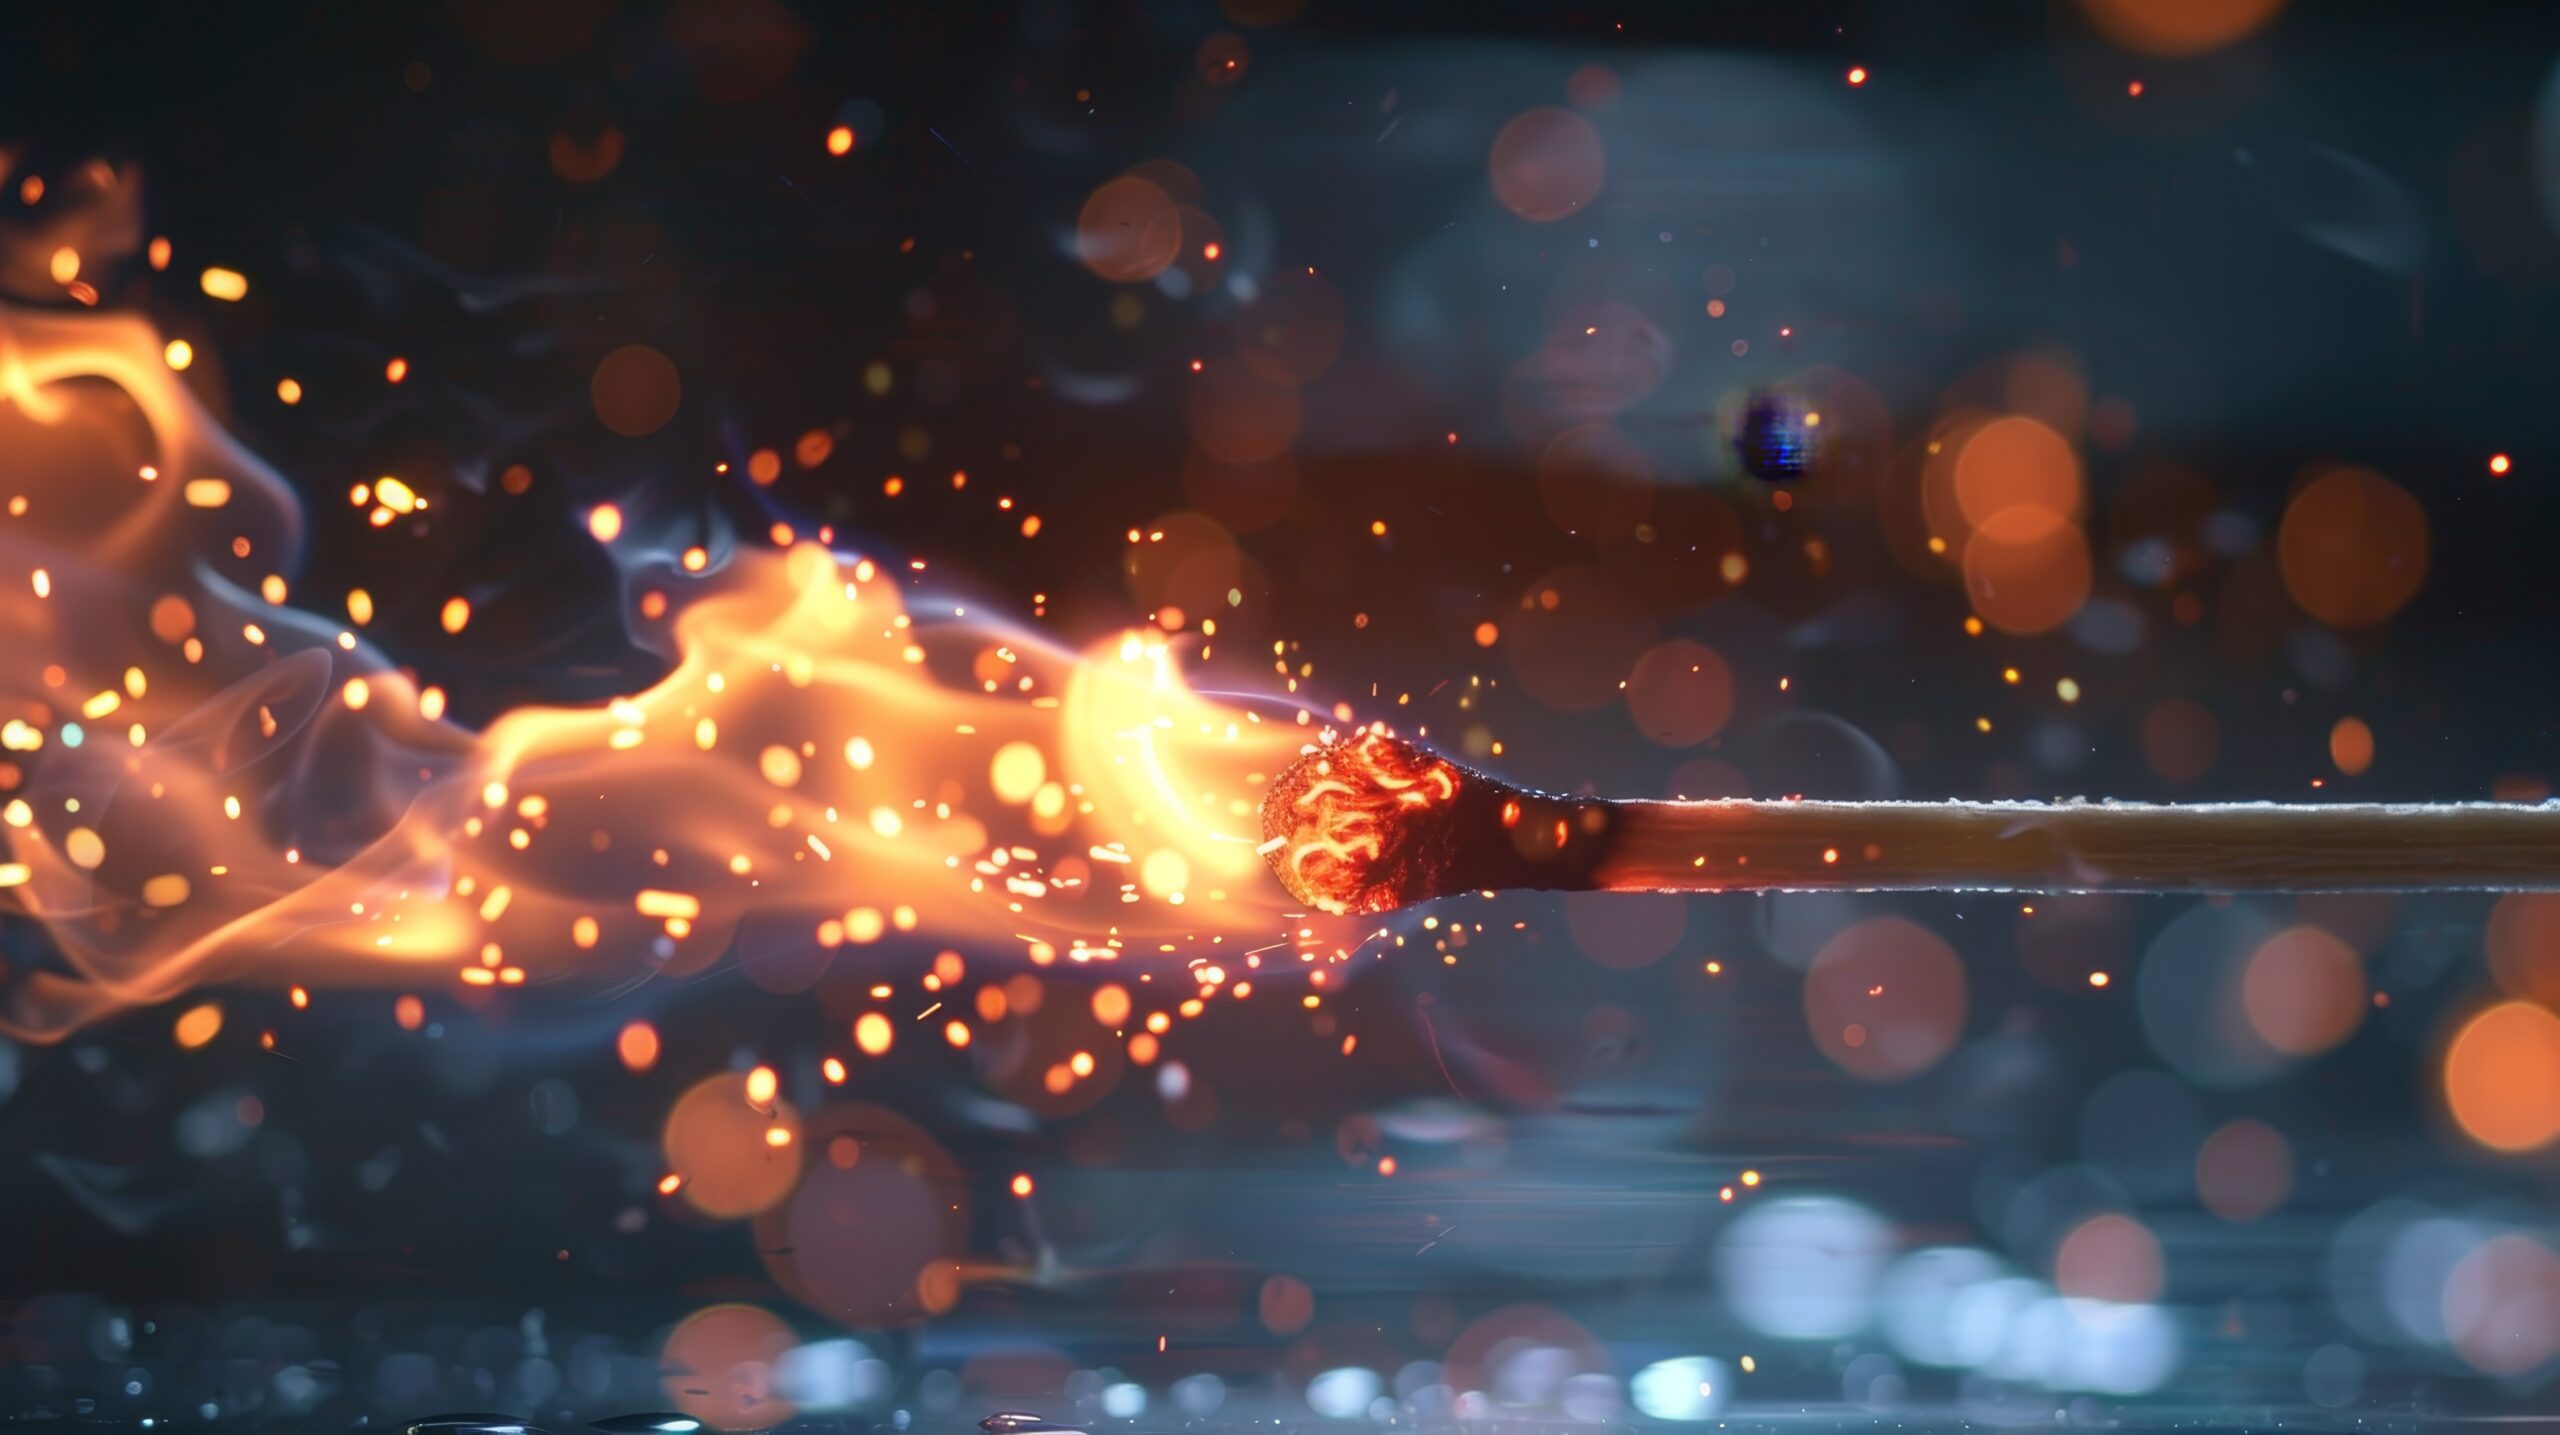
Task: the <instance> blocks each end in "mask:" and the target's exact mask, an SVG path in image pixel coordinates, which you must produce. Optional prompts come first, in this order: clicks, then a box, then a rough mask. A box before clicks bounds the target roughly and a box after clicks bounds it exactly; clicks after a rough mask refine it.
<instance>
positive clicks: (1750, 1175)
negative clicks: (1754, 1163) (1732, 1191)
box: [1742, 1171, 1760, 1186]
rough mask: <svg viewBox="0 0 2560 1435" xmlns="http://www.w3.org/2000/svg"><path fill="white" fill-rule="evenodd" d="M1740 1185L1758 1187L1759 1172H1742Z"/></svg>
mask: <svg viewBox="0 0 2560 1435" xmlns="http://www.w3.org/2000/svg"><path fill="white" fill-rule="evenodd" d="M1742 1184H1744V1185H1746V1186H1757V1185H1759V1184H1760V1173H1759V1172H1757V1171H1745V1172H1743V1173H1742Z"/></svg>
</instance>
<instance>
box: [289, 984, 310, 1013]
mask: <svg viewBox="0 0 2560 1435" xmlns="http://www.w3.org/2000/svg"><path fill="white" fill-rule="evenodd" d="M287 995H288V996H290V997H291V998H292V1001H293V1009H294V1010H296V1011H301V1010H304V1009H306V1008H308V1007H309V1006H310V1005H311V993H309V992H307V991H304V990H303V989H302V988H300V987H295V988H294V989H293V990H292V991H291V992H290V993H288V994H287Z"/></svg>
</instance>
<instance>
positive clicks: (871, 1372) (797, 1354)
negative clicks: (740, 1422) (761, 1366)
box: [774, 1340, 892, 1413]
mask: <svg viewBox="0 0 2560 1435" xmlns="http://www.w3.org/2000/svg"><path fill="white" fill-rule="evenodd" d="M891 1383H892V1382H891V1376H890V1371H889V1367H888V1364H887V1363H886V1362H884V1361H882V1360H880V1359H879V1358H877V1357H875V1356H874V1355H872V1353H871V1350H870V1347H868V1346H865V1345H864V1344H863V1343H862V1342H861V1341H858V1340H819V1341H812V1342H810V1343H809V1344H807V1345H800V1346H794V1347H792V1348H791V1349H790V1350H788V1351H786V1352H784V1354H783V1357H782V1364H781V1365H780V1366H779V1367H778V1368H777V1369H776V1371H775V1375H774V1388H775V1390H776V1391H777V1392H779V1393H780V1394H781V1396H782V1398H783V1399H785V1400H788V1401H790V1402H791V1403H792V1404H793V1405H794V1406H797V1407H798V1408H799V1409H800V1410H801V1411H802V1412H803V1413H806V1412H811V1411H828V1410H851V1409H854V1408H855V1407H857V1406H861V1405H865V1404H868V1403H870V1402H872V1401H874V1400H878V1399H880V1398H882V1397H883V1396H885V1395H887V1394H888V1393H889V1390H890V1386H891Z"/></svg>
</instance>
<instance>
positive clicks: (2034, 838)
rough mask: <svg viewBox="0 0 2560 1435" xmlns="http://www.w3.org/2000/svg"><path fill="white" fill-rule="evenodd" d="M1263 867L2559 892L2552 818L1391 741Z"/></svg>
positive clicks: (1268, 801) (1305, 785)
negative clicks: (1500, 769) (1647, 765)
mask: <svg viewBox="0 0 2560 1435" xmlns="http://www.w3.org/2000/svg"><path fill="white" fill-rule="evenodd" d="M1262 832H1263V838H1264V841H1263V843H1262V847H1261V851H1262V855H1263V857H1264V859H1265V860H1266V861H1268V862H1269V863H1270V864H1271V870H1272V871H1274V872H1275V873H1277V874H1279V877H1280V881H1281V883H1282V884H1283V885H1284V886H1286V887H1287V888H1288V889H1289V891H1290V893H1291V894H1292V895H1294V896H1296V897H1297V898H1298V899H1299V900H1300V901H1302V902H1305V903H1307V904H1308V905H1310V906H1312V907H1314V908H1316V909H1318V910H1321V911H1325V912H1333V913H1351V914H1373V913H1379V912H1389V911H1393V910H1395V909H1396V908H1399V907H1409V906H1413V905H1414V904H1416V903H1420V902H1428V901H1431V900H1432V899H1434V898H1438V897H1449V896H1455V895H1457V894H1459V893H1461V892H1473V891H1486V892H1490V891H1499V890H1503V889H1506V888H1529V889H1537V890H1545V891H1568V892H1595V891H1597V892H1743V891H1797V892H1802V891H1818V890H1835V891H1837V890H1849V891H1889V890H1904V891H1910V890H1953V891H1993V892H2345V891H2414V890H2420V889H2429V890H2452V891H2463V890H2469V891H2536V890H2555V889H2560V805H2555V804H2552V803H2542V804H2537V805H2531V806H2525V805H2518V804H2514V803H2488V802H2463V803H2427V804H2409V805H2397V804H2395V805H2385V804H2377V803H2326V804H2313V803H2294V804H2286V803H2211V804H2195V805H2163V804H2153V803H2119V802H2089V801H2069V802H1803V801H1760V800H1749V799H1725V800H1716V801H1701V802H1674V801H1635V800H1626V799H1612V798H1602V797H1561V796H1557V795H1554V794H1551V793H1543V792H1531V791H1528V790H1526V789H1524V788H1519V787H1514V786H1512V785H1510V784H1509V783H1506V782H1503V781H1502V780H1500V779H1499V778H1495V777H1491V776H1488V775H1487V774H1485V773H1481V772H1477V771H1475V770H1474V769H1472V768H1467V767H1461V766H1460V765H1458V764H1457V763H1454V762H1451V761H1449V760H1448V759H1447V758H1445V757H1441V756H1440V755H1438V754H1437V753H1434V752H1431V751H1429V750H1427V749H1425V748H1422V747H1419V746H1416V745H1415V744H1412V743H1409V742H1405V741H1403V740H1402V739H1399V738H1396V737H1393V736H1391V735H1388V734H1386V733H1383V732H1380V731H1377V730H1375V729H1370V730H1364V731H1362V732H1360V733H1358V734H1356V735H1354V736H1352V737H1350V738H1348V739H1345V740H1342V741H1339V742H1334V743H1330V744H1328V745H1326V746H1324V747H1321V748H1319V749H1316V750H1314V751H1311V752H1309V753H1307V754H1306V755H1305V756H1304V757H1302V758H1300V759H1299V760H1298V762H1297V763H1296V764H1295V765H1294V766H1292V767H1290V768H1289V769H1288V770H1287V771H1285V772H1283V773H1281V774H1280V776H1279V778H1278V779H1277V780H1276V781H1274V782H1273V783H1272V784H1271V788H1270V790H1269V792H1268V793H1266V794H1265V796H1264V798H1263V803H1262Z"/></svg>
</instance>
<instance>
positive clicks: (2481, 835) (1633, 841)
mask: <svg viewBox="0 0 2560 1435" xmlns="http://www.w3.org/2000/svg"><path fill="white" fill-rule="evenodd" d="M1602 805H1603V806H1604V807H1605V808H1606V809H1607V812H1608V823H1607V825H1608V836H1607V839H1606V840H1605V841H1604V843H1603V844H1602V848H1603V850H1602V855H1600V856H1599V857H1598V859H1597V860H1596V861H1595V862H1594V863H1593V864H1592V865H1591V866H1590V867H1589V868H1588V869H1587V871H1586V872H1585V873H1584V874H1583V877H1584V880H1583V881H1580V882H1575V883H1573V884H1572V885H1577V886H1585V885H1587V886H1590V887H1596V888H1600V889H1605V890H1614V891H1648V890H1651V891H1734V890H1739V889H1778V890H1819V889H1834V890H1869V891H1873V890H1888V889H1918V888H1938V889H1957V890H1967V889H1969V890H1976V891H2016V892H2106V891H2127V892H2267V891H2283V892H2327V891H2337V892H2351V891H2414V890H2419V889H2428V890H2455V891H2461V890H2474V891H2534V890H2560V803H2543V804H2538V805H2522V804H2513V803H2458V804H2428V805H2413V806H2383V805H2375V804H2349V803H2337V804H2317V803H2306V804H2275V803H2232V804H2202V805H2195V806H2151V805H2141V804H2132V803H2099V802H2063V803H1973V802H1770V801H1757V802H1749V801H1740V800H1735V801H1715V802H1610V803H1606V804H1602ZM1701 859H1703V861H1702V860H1701ZM1560 875H1561V874H1560Z"/></svg>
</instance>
